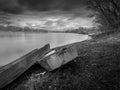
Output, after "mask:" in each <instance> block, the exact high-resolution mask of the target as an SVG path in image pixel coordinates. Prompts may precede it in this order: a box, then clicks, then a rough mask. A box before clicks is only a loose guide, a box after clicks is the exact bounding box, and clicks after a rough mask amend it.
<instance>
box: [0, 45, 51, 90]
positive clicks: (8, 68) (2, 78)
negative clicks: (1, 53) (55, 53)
mask: <svg viewBox="0 0 120 90" xmlns="http://www.w3.org/2000/svg"><path fill="white" fill-rule="evenodd" d="M49 49H50V45H49V44H47V45H45V46H44V47H42V48H40V49H35V50H33V51H31V52H30V53H28V54H26V55H24V56H23V57H21V58H19V59H17V60H15V61H13V62H11V63H9V64H7V65H5V66H3V67H1V68H0V89H1V88H3V87H5V86H6V85H8V84H9V83H11V82H12V81H14V80H15V79H16V78H18V77H19V76H20V75H21V74H23V73H24V72H25V71H26V70H27V69H29V68H30V67H31V66H32V65H34V64H35V63H36V62H37V61H38V60H41V58H42V57H43V56H44V55H45V53H46V52H47V51H48V50H49Z"/></svg>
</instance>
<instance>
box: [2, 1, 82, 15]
mask: <svg viewBox="0 0 120 90" xmlns="http://www.w3.org/2000/svg"><path fill="white" fill-rule="evenodd" d="M83 1H84V0H0V10H1V11H3V12H8V13H15V14H17V13H22V12H23V11H25V10H31V11H32V10H35V11H49V10H56V9H58V10H71V9H73V8H76V7H78V6H79V7H82V5H83V4H82V3H83Z"/></svg>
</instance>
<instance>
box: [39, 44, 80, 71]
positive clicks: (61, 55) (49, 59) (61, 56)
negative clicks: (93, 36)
mask: <svg viewBox="0 0 120 90" xmlns="http://www.w3.org/2000/svg"><path fill="white" fill-rule="evenodd" d="M77 56H78V52H77V48H76V47H73V46H70V47H68V46H67V47H59V48H58V49H57V48H55V49H52V50H50V52H48V53H47V54H46V55H45V56H44V58H43V59H42V60H40V61H39V64H40V65H41V66H42V67H44V68H45V69H46V70H48V71H52V70H55V69H57V68H59V67H60V66H62V65H64V64H66V63H68V62H70V61H71V60H73V59H75V58H76V57H77Z"/></svg>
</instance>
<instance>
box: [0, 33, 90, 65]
mask: <svg viewBox="0 0 120 90" xmlns="http://www.w3.org/2000/svg"><path fill="white" fill-rule="evenodd" d="M88 38H89V36H87V35H82V34H73V33H24V32H0V66H1V65H2V66H3V65H6V64H8V63H10V62H12V61H13V60H15V59H17V58H19V57H21V56H23V55H24V54H26V53H28V52H30V51H31V50H33V49H36V48H40V47H42V46H44V45H45V44H47V43H49V44H50V47H51V48H53V47H57V46H62V45H65V44H70V43H75V42H80V41H83V40H86V39H88Z"/></svg>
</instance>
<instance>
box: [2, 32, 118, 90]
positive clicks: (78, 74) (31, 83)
mask: <svg viewBox="0 0 120 90" xmlns="http://www.w3.org/2000/svg"><path fill="white" fill-rule="evenodd" d="M74 46H75V47H77V48H78V52H79V57H77V58H75V59H74V60H73V61H72V62H69V63H68V64H66V65H64V66H62V67H60V68H58V69H56V70H54V71H52V72H47V71H46V70H44V69H43V68H42V67H41V66H40V65H39V64H36V65H34V66H32V67H31V68H30V69H29V70H27V71H26V72H25V73H24V74H23V75H21V76H20V77H19V78H18V79H16V80H15V81H14V82H13V83H11V84H10V85H8V86H7V87H5V88H4V89H3V90H120V33H117V34H110V35H108V36H102V37H101V38H100V37H99V38H95V39H93V40H88V41H84V42H82V43H77V44H75V45H74Z"/></svg>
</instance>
